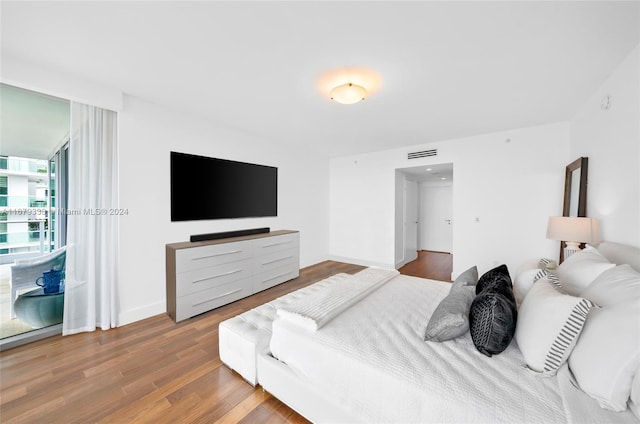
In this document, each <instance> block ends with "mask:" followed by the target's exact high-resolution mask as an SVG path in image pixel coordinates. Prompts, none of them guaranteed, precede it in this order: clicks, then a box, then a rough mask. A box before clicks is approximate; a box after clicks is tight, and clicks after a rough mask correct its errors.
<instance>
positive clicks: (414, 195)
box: [404, 180, 418, 264]
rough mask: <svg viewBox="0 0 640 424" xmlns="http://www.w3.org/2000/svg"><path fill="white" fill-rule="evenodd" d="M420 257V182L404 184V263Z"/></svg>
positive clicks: (406, 182)
mask: <svg viewBox="0 0 640 424" xmlns="http://www.w3.org/2000/svg"><path fill="white" fill-rule="evenodd" d="M417 258H418V183H416V182H415V181H406V180H405V184H404V263H405V264H406V263H409V262H411V261H414V260H416V259H417Z"/></svg>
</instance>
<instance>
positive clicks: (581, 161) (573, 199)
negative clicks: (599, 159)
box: [560, 157, 589, 262]
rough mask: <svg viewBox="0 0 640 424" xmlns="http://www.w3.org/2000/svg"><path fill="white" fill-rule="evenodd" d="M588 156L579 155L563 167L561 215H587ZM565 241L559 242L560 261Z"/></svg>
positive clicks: (562, 256)
mask: <svg viewBox="0 0 640 424" xmlns="http://www.w3.org/2000/svg"><path fill="white" fill-rule="evenodd" d="M588 171H589V158H585V157H580V158H578V159H576V160H574V161H573V162H571V163H570V164H569V165H567V167H566V169H565V174H564V175H565V176H564V205H563V208H562V216H579V217H585V216H587V174H588ZM564 248H565V242H564V241H562V242H560V262H562V261H563V260H564Z"/></svg>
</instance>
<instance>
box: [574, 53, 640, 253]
mask: <svg viewBox="0 0 640 424" xmlns="http://www.w3.org/2000/svg"><path fill="white" fill-rule="evenodd" d="M639 80H640V46H637V47H636V48H635V49H634V50H633V51H632V52H631V53H630V54H629V56H627V58H626V59H625V60H624V61H623V62H622V63H621V64H620V65H619V66H618V68H617V69H616V70H615V72H614V73H613V74H612V75H611V76H610V77H609V78H608V79H607V81H606V82H605V83H604V84H603V85H602V87H601V88H600V89H599V90H598V91H596V92H595V93H594V94H593V96H592V97H591V98H590V99H589V101H588V102H587V103H586V104H585V105H584V106H583V107H582V108H581V109H580V110H579V111H578V112H577V114H576V115H575V117H574V118H573V120H572V121H571V148H570V152H571V157H572V158H573V159H575V158H578V157H580V156H587V157H588V158H589V175H588V178H589V185H588V189H587V215H588V216H591V217H595V218H598V219H599V220H600V231H601V239H602V240H608V241H617V242H620V243H626V244H631V245H635V246H640V106H639V99H640V83H639ZM607 94H608V95H610V98H611V107H610V109H609V110H603V109H601V107H600V103H601V101H602V98H603V97H604V96H605V95H607Z"/></svg>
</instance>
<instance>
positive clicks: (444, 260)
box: [399, 250, 453, 281]
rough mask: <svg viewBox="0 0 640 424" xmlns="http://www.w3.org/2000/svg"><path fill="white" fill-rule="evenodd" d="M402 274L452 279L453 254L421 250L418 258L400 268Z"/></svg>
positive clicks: (442, 279)
mask: <svg viewBox="0 0 640 424" xmlns="http://www.w3.org/2000/svg"><path fill="white" fill-rule="evenodd" d="M399 271H400V272H401V273H402V274H405V275H413V276H414V277H422V278H430V279H432V280H440V281H451V272H452V271H453V255H451V254H449V253H443V252H432V251H430V250H419V251H418V259H416V260H415V261H413V262H409V263H408V264H406V265H405V266H403V267H402V268H400V270H399Z"/></svg>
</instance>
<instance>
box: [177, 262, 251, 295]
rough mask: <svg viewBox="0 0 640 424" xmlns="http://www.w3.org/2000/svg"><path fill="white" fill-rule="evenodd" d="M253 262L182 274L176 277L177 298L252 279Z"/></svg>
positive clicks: (217, 266)
mask: <svg viewBox="0 0 640 424" xmlns="http://www.w3.org/2000/svg"><path fill="white" fill-rule="evenodd" d="M251 267H252V260H251V259H244V260H241V261H235V262H229V263H226V264H222V265H216V266H210V267H207V268H199V269H194V270H192V271H187V272H180V273H178V274H177V275H176V296H178V297H181V296H185V295H188V294H191V293H196V292H199V291H202V290H206V289H210V288H212V287H217V286H221V285H224V284H227V283H229V282H232V281H236V280H242V279H245V278H249V277H251V275H253V272H252V269H251Z"/></svg>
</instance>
